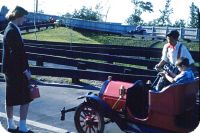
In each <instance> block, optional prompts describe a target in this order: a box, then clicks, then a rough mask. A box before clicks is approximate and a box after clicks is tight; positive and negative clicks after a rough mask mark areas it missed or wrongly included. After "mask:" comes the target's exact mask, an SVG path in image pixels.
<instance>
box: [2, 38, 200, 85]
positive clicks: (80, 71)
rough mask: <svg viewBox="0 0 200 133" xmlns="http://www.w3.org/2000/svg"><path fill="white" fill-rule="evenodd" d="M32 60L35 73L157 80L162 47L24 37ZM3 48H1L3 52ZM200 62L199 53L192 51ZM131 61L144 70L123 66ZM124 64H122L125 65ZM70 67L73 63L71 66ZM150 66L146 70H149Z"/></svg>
mask: <svg viewBox="0 0 200 133" xmlns="http://www.w3.org/2000/svg"><path fill="white" fill-rule="evenodd" d="M25 48H26V51H27V53H28V58H29V60H33V61H36V62H37V63H36V64H37V65H38V66H39V67H31V71H32V73H33V74H35V75H46V76H55V77H70V78H75V79H91V80H101V81H103V80H106V79H107V77H108V76H113V79H114V80H124V81H130V82H133V81H135V80H138V79H140V80H144V81H147V80H154V79H155V77H156V74H157V72H156V71H155V70H153V67H154V66H155V64H157V63H158V61H159V58H160V56H161V51H162V49H158V48H142V47H131V46H118V45H93V44H77V43H73V44H70V43H58V42H45V41H28V40H25ZM1 53H2V50H0V55H2V54H1ZM191 54H192V56H193V58H194V59H195V60H196V61H197V62H199V58H198V57H199V52H191ZM44 62H47V63H55V64H60V65H66V68H65V69H60V68H46V67H43V63H44ZM124 64H126V65H127V64H131V65H136V66H143V68H144V69H141V68H135V67H130V66H126V65H125V66H124ZM122 65H123V66H122ZM67 66H73V68H71V69H69V68H67ZM146 68H147V69H146Z"/></svg>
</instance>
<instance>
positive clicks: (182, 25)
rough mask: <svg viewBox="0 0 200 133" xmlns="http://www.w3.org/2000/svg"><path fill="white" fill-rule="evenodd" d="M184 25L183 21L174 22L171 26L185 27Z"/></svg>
mask: <svg viewBox="0 0 200 133" xmlns="http://www.w3.org/2000/svg"><path fill="white" fill-rule="evenodd" d="M185 25H186V23H185V21H184V20H183V19H180V20H177V21H175V23H174V24H173V26H174V27H185Z"/></svg>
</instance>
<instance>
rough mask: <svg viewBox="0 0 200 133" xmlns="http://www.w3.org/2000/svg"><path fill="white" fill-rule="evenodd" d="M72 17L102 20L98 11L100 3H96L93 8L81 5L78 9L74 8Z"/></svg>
mask: <svg viewBox="0 0 200 133" xmlns="http://www.w3.org/2000/svg"><path fill="white" fill-rule="evenodd" d="M72 18H79V19H84V20H93V21H102V20H103V19H102V15H101V13H100V5H96V7H95V10H94V11H93V10H92V8H87V7H85V6H83V7H82V8H81V9H80V10H75V11H74V12H73V14H72Z"/></svg>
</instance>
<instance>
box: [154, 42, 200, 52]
mask: <svg viewBox="0 0 200 133" xmlns="http://www.w3.org/2000/svg"><path fill="white" fill-rule="evenodd" d="M180 42H181V43H183V44H184V45H185V46H186V47H187V48H188V49H189V50H190V51H199V42H186V41H183V40H181V41H180ZM166 43H167V42H166V41H165V42H161V43H159V44H158V45H156V48H163V46H164V45H165V44H166Z"/></svg>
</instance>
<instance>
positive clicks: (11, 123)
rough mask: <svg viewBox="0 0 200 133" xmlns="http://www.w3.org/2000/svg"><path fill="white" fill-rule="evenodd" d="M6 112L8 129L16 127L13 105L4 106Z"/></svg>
mask: <svg viewBox="0 0 200 133" xmlns="http://www.w3.org/2000/svg"><path fill="white" fill-rule="evenodd" d="M5 108H6V113H7V125H8V127H7V128H8V129H16V125H15V123H14V120H13V106H6V107H5Z"/></svg>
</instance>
